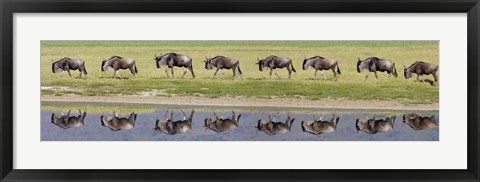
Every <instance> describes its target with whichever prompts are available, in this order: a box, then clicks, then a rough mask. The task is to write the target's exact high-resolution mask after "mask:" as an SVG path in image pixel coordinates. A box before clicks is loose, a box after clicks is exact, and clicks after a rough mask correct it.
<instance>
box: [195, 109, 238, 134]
mask: <svg viewBox="0 0 480 182" xmlns="http://www.w3.org/2000/svg"><path fill="white" fill-rule="evenodd" d="M213 115H214V116H215V120H213V119H212V118H207V119H205V125H204V126H203V127H204V128H205V132H206V131H207V129H209V130H213V131H216V132H224V131H229V130H233V129H235V128H238V125H239V123H240V117H241V116H242V115H241V114H240V115H238V116H237V115H236V114H235V112H234V111H232V117H231V118H227V119H223V116H222V117H220V118H219V117H218V116H217V114H216V113H215V112H214V113H213Z"/></svg>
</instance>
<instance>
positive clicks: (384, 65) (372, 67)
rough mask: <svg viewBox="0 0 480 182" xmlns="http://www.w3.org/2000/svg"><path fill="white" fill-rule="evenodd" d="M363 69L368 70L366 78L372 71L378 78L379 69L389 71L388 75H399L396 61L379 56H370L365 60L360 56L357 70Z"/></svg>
mask: <svg viewBox="0 0 480 182" xmlns="http://www.w3.org/2000/svg"><path fill="white" fill-rule="evenodd" d="M362 70H368V73H367V76H366V77H365V80H367V79H368V76H369V75H370V73H371V72H373V73H374V74H375V78H378V75H377V71H380V72H387V73H388V76H391V75H393V76H394V77H397V76H398V74H397V68H395V63H394V62H393V61H390V60H386V59H381V58H378V57H369V58H367V59H365V60H363V61H362V60H361V59H360V58H358V62H357V72H358V73H360V72H362Z"/></svg>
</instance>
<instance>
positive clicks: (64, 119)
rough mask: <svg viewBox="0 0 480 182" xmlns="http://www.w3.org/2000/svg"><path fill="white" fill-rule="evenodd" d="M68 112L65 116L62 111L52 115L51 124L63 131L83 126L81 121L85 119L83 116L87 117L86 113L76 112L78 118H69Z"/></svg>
mask: <svg viewBox="0 0 480 182" xmlns="http://www.w3.org/2000/svg"><path fill="white" fill-rule="evenodd" d="M70 111H71V110H69V111H68V113H67V114H64V113H63V111H60V112H59V113H52V117H51V118H52V119H51V121H52V124H54V125H57V126H59V127H61V128H63V129H68V128H79V127H82V126H83V125H84V122H83V120H84V119H85V116H87V112H86V111H83V112H82V111H80V110H79V111H78V113H79V114H78V116H70Z"/></svg>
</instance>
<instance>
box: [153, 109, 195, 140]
mask: <svg viewBox="0 0 480 182" xmlns="http://www.w3.org/2000/svg"><path fill="white" fill-rule="evenodd" d="M193 113H195V110H192V112H191V113H190V116H189V117H187V115H186V114H185V112H183V111H182V114H183V119H181V120H178V121H173V120H172V117H173V111H172V112H170V117H167V114H168V111H167V112H165V117H166V119H165V120H160V119H157V121H156V122H155V128H154V129H155V131H160V132H161V133H165V134H168V135H175V134H179V133H186V132H188V131H190V130H192V118H193Z"/></svg>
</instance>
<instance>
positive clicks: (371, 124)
mask: <svg viewBox="0 0 480 182" xmlns="http://www.w3.org/2000/svg"><path fill="white" fill-rule="evenodd" d="M377 117H382V116H373V118H372V119H369V118H368V115H367V114H365V116H364V117H363V118H358V119H357V120H356V122H355V125H356V128H357V133H358V131H363V132H365V133H368V134H376V133H380V132H387V131H390V130H392V129H393V125H394V123H395V118H396V116H395V115H392V116H387V117H386V118H385V119H377Z"/></svg>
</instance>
